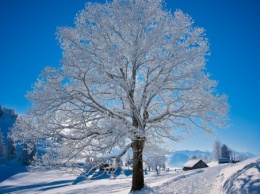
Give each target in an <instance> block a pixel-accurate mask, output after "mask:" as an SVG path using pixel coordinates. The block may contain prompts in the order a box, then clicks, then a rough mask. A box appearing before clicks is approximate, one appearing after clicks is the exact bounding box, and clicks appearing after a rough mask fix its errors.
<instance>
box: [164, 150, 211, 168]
mask: <svg viewBox="0 0 260 194" xmlns="http://www.w3.org/2000/svg"><path fill="white" fill-rule="evenodd" d="M192 156H197V157H199V158H201V159H203V160H204V161H206V162H210V161H211V160H212V159H211V152H208V151H206V152H204V151H200V150H195V151H191V150H181V151H175V152H173V153H172V154H170V155H169V156H168V163H167V166H169V167H175V168H180V167H182V166H183V164H185V163H186V162H187V161H188V160H189V158H191V157H192Z"/></svg>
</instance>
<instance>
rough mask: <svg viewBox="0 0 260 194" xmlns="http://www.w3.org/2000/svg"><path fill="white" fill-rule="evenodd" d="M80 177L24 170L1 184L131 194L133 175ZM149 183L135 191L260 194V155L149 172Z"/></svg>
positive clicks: (12, 189) (0, 189)
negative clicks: (89, 178)
mask: <svg viewBox="0 0 260 194" xmlns="http://www.w3.org/2000/svg"><path fill="white" fill-rule="evenodd" d="M75 179H76V176H75V175H72V174H68V173H61V172H60V171H48V172H33V173H32V172H24V173H19V174H16V175H14V176H12V177H10V178H8V179H7V180H5V181H3V182H1V183H0V193H1V194H2V193H14V194H15V193H19V194H20V193H23V194H26V193H46V194H51V193H66V194H76V193H77V194H78V193H88V194H92V193H94V194H98V193H102V194H105V193H114V194H127V193H129V191H130V188H131V176H128V177H127V176H125V175H124V174H121V175H120V176H118V177H117V178H116V179H100V180H84V181H81V182H78V183H77V184H73V182H74V181H75ZM145 183H146V186H145V188H144V189H143V190H141V191H139V192H134V193H135V194H136V193H137V194H150V193H156V194H172V193H178V194H182V193H183V194H184V193H185V194H202V193H209V194H224V193H234V194H239V193H241V194H242V193H250V194H259V193H260V156H259V157H255V158H253V159H249V160H246V161H244V162H240V163H237V164H222V165H213V166H212V167H208V168H203V169H197V170H191V171H185V172H180V171H174V170H172V171H169V172H162V173H161V174H160V175H156V173H155V172H149V173H148V175H145Z"/></svg>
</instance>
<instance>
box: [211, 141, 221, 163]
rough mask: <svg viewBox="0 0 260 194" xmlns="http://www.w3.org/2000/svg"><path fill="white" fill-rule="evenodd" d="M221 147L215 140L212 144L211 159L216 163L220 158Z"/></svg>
mask: <svg viewBox="0 0 260 194" xmlns="http://www.w3.org/2000/svg"><path fill="white" fill-rule="evenodd" d="M221 147H222V143H221V142H220V141H219V140H216V141H215V142H214V144H213V151H212V156H213V159H214V160H216V161H218V159H219V158H221V157H222V155H221Z"/></svg>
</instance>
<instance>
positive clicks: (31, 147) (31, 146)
mask: <svg viewBox="0 0 260 194" xmlns="http://www.w3.org/2000/svg"><path fill="white" fill-rule="evenodd" d="M36 151H37V150H36V144H35V143H34V142H25V143H24V146H23V151H22V153H21V157H20V161H21V163H22V164H24V165H30V164H31V163H32V162H33V161H34V158H35V155H36Z"/></svg>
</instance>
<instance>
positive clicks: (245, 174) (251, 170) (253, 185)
mask: <svg viewBox="0 0 260 194" xmlns="http://www.w3.org/2000/svg"><path fill="white" fill-rule="evenodd" d="M211 193H212V194H217V193H219V194H225V193H250V194H259V193H260V156H258V157H255V158H251V159H248V160H245V161H243V162H240V163H237V164H233V165H230V166H229V167H227V168H225V169H223V170H222V171H221V172H220V175H219V177H218V179H217V181H216V184H215V186H214V188H213V189H212V192H211Z"/></svg>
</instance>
